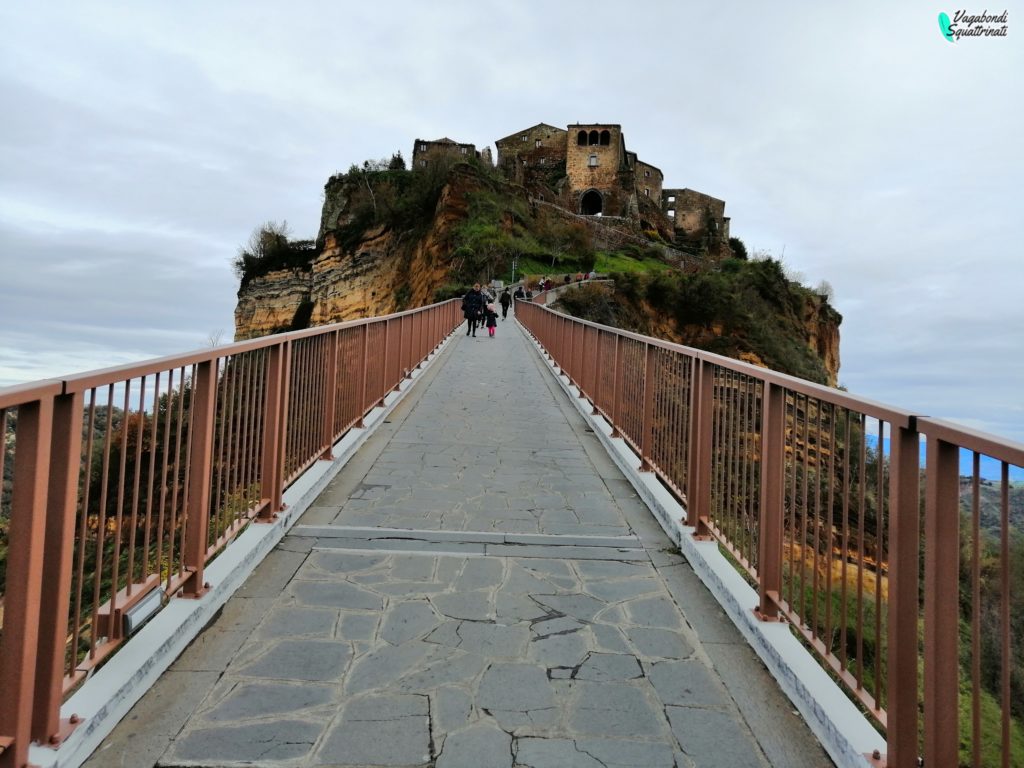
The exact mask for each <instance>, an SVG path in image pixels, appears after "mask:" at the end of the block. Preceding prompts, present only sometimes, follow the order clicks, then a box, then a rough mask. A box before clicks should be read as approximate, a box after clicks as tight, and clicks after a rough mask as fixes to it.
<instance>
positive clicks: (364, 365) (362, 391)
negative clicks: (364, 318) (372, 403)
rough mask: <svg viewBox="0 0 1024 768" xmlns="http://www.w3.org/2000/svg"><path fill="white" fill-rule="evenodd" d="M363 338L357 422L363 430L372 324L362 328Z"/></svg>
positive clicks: (360, 357)
mask: <svg viewBox="0 0 1024 768" xmlns="http://www.w3.org/2000/svg"><path fill="white" fill-rule="evenodd" d="M362 336H363V344H362V347H363V353H362V354H361V355H360V356H359V373H358V374H357V375H358V376H359V406H358V407H359V417H358V419H357V420H356V426H357V427H358V428H359V429H362V428H364V427H365V426H366V422H364V421H363V416H365V415H366V379H367V376H369V369H370V366H369V364H368V362H367V357H368V356H369V354H370V324H369V323H364V324H363V326H362Z"/></svg>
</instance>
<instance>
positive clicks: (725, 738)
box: [665, 707, 768, 768]
mask: <svg viewBox="0 0 1024 768" xmlns="http://www.w3.org/2000/svg"><path fill="white" fill-rule="evenodd" d="M665 711H666V713H667V714H668V720H669V723H671V725H672V733H673V734H674V735H675V737H676V739H678V740H679V745H680V746H681V747H682V748H683V752H685V753H686V754H687V756H689V758H690V759H691V760H693V762H694V764H695V765H696V766H697V768H704V766H709V767H711V766H721V765H728V766H730V767H732V766H735V768H767V766H768V764H767V762H766V761H765V760H764V759H763V758H762V756H761V750H760V749H758V747H757V744H756V743H755V742H754V740H753V738H752V737H751V734H750V732H749V731H748V730H747V729H746V728H744V727H743V726H742V725H741V724H740V722H738V721H737V720H736V719H735V718H734V717H731V716H730V715H729V714H727V713H725V712H718V711H716V710H712V709H697V708H692V707H666V708H665Z"/></svg>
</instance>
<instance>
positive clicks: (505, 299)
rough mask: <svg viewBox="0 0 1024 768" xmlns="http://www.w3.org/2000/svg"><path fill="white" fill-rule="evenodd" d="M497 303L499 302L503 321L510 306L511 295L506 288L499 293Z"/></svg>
mask: <svg viewBox="0 0 1024 768" xmlns="http://www.w3.org/2000/svg"><path fill="white" fill-rule="evenodd" d="M498 301H499V302H501V319H502V320H504V319H505V318H506V317H508V308H509V307H510V306H511V305H512V294H511V293H509V292H508V288H506V289H505V290H504V291H502V292H501V298H500V299H498Z"/></svg>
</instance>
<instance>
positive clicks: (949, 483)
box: [516, 302, 1024, 768]
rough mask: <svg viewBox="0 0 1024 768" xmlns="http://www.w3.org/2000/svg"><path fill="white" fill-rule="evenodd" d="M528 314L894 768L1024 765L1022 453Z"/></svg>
mask: <svg viewBox="0 0 1024 768" xmlns="http://www.w3.org/2000/svg"><path fill="white" fill-rule="evenodd" d="M516 307H517V313H518V318H519V320H520V322H521V323H523V325H524V326H526V328H527V329H528V330H529V331H530V332H531V333H532V334H533V336H534V337H535V338H536V339H537V340H538V342H539V343H540V344H541V346H542V347H543V348H544V350H545V351H546V353H547V354H548V355H549V356H550V357H551V359H552V361H553V363H554V364H555V365H556V366H558V367H559V368H561V370H562V372H563V374H565V375H566V376H567V377H568V378H569V379H570V381H571V382H572V383H573V384H574V385H575V386H576V387H577V388H578V390H579V393H580V397H581V398H584V397H585V398H587V400H588V401H589V402H590V403H591V404H592V405H593V413H594V414H595V415H597V414H601V415H603V416H604V417H605V418H606V419H607V420H608V422H609V424H610V425H611V428H612V436H613V437H621V438H622V439H623V440H624V441H625V442H626V443H628V444H629V445H630V446H631V447H632V448H633V450H634V451H635V452H636V454H637V455H638V456H639V457H640V469H641V470H646V471H650V472H653V473H655V474H656V475H657V477H658V479H659V480H660V481H661V483H662V484H663V485H664V486H665V487H667V488H668V489H669V490H670V491H671V492H672V493H673V494H675V496H676V497H677V498H678V499H679V500H680V502H682V503H683V505H684V506H685V509H686V520H685V522H686V524H687V525H689V526H692V527H693V528H694V529H695V530H694V535H695V536H697V537H701V538H713V539H715V540H717V541H718V542H719V544H720V546H721V548H722V549H724V550H725V552H727V553H728V555H729V556H730V557H731V558H732V560H733V561H734V564H735V566H736V567H737V568H738V569H739V570H740V571H741V572H742V573H743V574H744V575H745V577H746V578H747V579H748V581H749V582H750V583H751V584H752V585H753V586H754V587H755V588H756V589H757V593H758V596H759V603H758V605H751V606H750V609H751V610H753V611H755V612H756V613H757V615H758V616H759V617H760V618H761V619H762V620H764V621H786V622H788V623H789V625H790V626H791V627H792V629H793V631H794V632H795V633H797V635H798V636H799V637H800V638H802V640H803V642H804V643H805V645H806V646H807V647H808V648H809V649H810V650H811V651H812V652H813V653H814V654H815V656H816V657H817V658H818V659H819V660H820V663H821V664H822V665H823V666H824V667H825V668H826V669H827V670H829V671H830V673H831V674H832V676H833V677H834V679H836V680H837V681H838V682H839V683H840V684H842V685H843V686H844V687H845V689H846V690H847V691H848V692H849V694H850V696H851V697H853V698H854V699H855V700H856V701H857V702H858V703H859V705H860V706H861V707H862V709H863V711H864V712H866V713H867V714H868V715H869V716H870V717H871V718H872V719H873V720H874V722H875V723H876V727H877V728H878V729H879V730H880V731H882V732H883V733H884V734H885V735H886V741H887V748H888V754H887V755H886V756H884V759H885V764H887V765H888V766H890V768H891V767H892V766H900V767H902V766H916V765H918V758H919V756H923V758H924V765H926V766H958V765H972V766H988V765H999V766H1005V767H1007V768H1008V767H1009V766H1021V765H1024V754H1022V747H1021V744H1022V743H1024V730H1022V721H1024V679H1022V677H1024V676H1022V670H1024V639H1022V630H1024V595H1022V592H1024V562H1022V561H1024V530H1022V527H1024V523H1022V520H1020V519H1016V520H1013V519H1011V504H1010V493H1011V491H1012V490H1013V489H1014V486H1012V485H1011V482H1010V480H1011V477H1019V476H1020V468H1021V467H1022V466H1024V445H1020V444H1018V443H1014V442H1010V441H1008V440H1002V439H999V438H996V437H992V436H989V435H983V434H978V433H976V432H973V431H971V430H969V429H965V428H962V427H958V426H955V425H952V424H948V423H944V422H941V421H938V420H935V419H930V418H926V417H923V416H919V415H916V414H914V413H912V412H909V411H904V410H901V409H897V408H892V407H889V406H886V405H882V404H879V403H874V402H871V401H868V400H865V399H863V398H859V397H856V396H854V395H850V394H847V393H845V392H842V391H840V390H836V389H830V388H827V387H823V386H820V385H817V384H812V383H810V382H807V381H803V380H800V379H797V378H794V377H791V376H786V375H782V374H778V373H774V372H772V371H768V370H765V369H763V368H758V367H755V366H752V365H748V364H745V363H742V362H738V361H735V360H731V359H728V358H724V357H720V356H718V355H713V354H709V353H705V352H700V351H698V350H695V349H690V348H687V347H682V346H679V345H676V344H671V343H668V342H664V341H659V340H656V339H652V338H649V337H645V336H639V335H637V334H633V333H628V332H624V331H619V330H615V329H612V328H608V327H604V326H600V325H596V324H594V323H589V322H585V321H581V320H578V319H576V318H572V317H568V316H566V315H563V314H559V313H557V312H554V311H551V310H549V309H546V308H543V307H541V306H538V305H537V304H531V303H527V302H518V303H517V305H516ZM922 446H924V447H925V448H926V450H925V451H924V453H925V457H924V460H923V461H922ZM983 466H985V467H991V471H990V472H987V473H986V472H985V471H983V469H982V467H983ZM993 473H994V474H995V475H996V478H995V481H996V482H995V483H993V482H991V481H990V479H989V477H990V476H991V474H993ZM986 475H988V476H989V477H986ZM922 683H923V685H922ZM961 691H963V693H961ZM879 757H881V756H879Z"/></svg>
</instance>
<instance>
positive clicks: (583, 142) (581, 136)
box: [576, 131, 587, 147]
mask: <svg viewBox="0 0 1024 768" xmlns="http://www.w3.org/2000/svg"><path fill="white" fill-rule="evenodd" d="M576 143H577V144H578V145H579V146H581V147H585V146H587V132H586V131H580V132H579V133H577V134H576Z"/></svg>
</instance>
